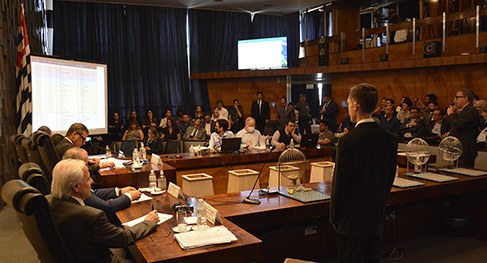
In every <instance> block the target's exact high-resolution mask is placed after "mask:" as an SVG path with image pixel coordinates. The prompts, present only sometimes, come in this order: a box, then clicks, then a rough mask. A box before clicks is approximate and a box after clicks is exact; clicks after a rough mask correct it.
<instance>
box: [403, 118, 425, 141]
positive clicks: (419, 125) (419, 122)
mask: <svg viewBox="0 0 487 263" xmlns="http://www.w3.org/2000/svg"><path fill="white" fill-rule="evenodd" d="M410 122H411V118H407V119H405V120H404V123H403V124H402V125H401V126H400V127H399V132H400V133H401V136H404V134H406V133H411V135H412V136H413V137H419V136H422V135H423V133H424V120H423V118H421V117H418V118H416V126H412V127H406V126H407V124H409V123H410Z"/></svg>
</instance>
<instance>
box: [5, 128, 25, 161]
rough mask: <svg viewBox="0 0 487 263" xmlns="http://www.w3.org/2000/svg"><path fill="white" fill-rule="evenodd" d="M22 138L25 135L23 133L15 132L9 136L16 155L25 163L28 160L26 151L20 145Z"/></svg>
mask: <svg viewBox="0 0 487 263" xmlns="http://www.w3.org/2000/svg"><path fill="white" fill-rule="evenodd" d="M24 138H25V135H23V134H15V135H12V136H10V141H11V142H12V143H13V144H14V146H15V151H16V152H17V157H18V159H19V161H20V162H21V163H26V162H28V161H29V157H28V156H27V151H26V150H25V149H24V148H23V147H22V139H24Z"/></svg>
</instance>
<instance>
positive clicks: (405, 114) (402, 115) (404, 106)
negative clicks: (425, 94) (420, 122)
mask: <svg viewBox="0 0 487 263" xmlns="http://www.w3.org/2000/svg"><path fill="white" fill-rule="evenodd" d="M410 108H411V104H410V103H408V102H403V103H401V109H400V110H398V111H397V115H396V118H397V120H398V121H399V122H400V123H404V121H405V120H406V119H408V118H410V117H411V111H410Z"/></svg>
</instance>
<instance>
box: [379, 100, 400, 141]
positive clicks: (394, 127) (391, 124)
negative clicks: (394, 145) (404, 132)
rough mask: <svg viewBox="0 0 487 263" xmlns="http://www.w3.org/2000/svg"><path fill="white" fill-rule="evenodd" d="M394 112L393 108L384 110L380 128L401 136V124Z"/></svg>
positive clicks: (380, 117) (380, 118)
mask: <svg viewBox="0 0 487 263" xmlns="http://www.w3.org/2000/svg"><path fill="white" fill-rule="evenodd" d="M393 112H394V110H393V109H392V108H391V107H386V108H385V109H384V112H383V115H380V116H379V120H380V127H381V128H382V129H384V130H386V131H388V132H390V133H392V134H394V135H396V136H398V135H399V127H400V126H401V123H400V122H399V120H398V119H397V118H396V116H394V114H393Z"/></svg>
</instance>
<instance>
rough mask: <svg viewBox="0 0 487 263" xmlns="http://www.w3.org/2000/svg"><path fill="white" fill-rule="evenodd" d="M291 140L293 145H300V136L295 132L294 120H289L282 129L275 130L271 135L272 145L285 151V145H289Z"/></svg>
mask: <svg viewBox="0 0 487 263" xmlns="http://www.w3.org/2000/svg"><path fill="white" fill-rule="evenodd" d="M291 139H292V140H293V141H294V143H301V135H300V134H299V133H297V132H296V123H295V121H294V120H289V121H287V123H286V126H285V127H284V128H283V129H279V130H277V131H276V132H275V133H274V135H272V141H271V143H272V145H273V146H275V147H276V148H278V149H281V150H282V149H285V148H286V146H287V145H289V144H290V143H291Z"/></svg>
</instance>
